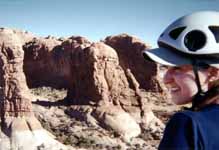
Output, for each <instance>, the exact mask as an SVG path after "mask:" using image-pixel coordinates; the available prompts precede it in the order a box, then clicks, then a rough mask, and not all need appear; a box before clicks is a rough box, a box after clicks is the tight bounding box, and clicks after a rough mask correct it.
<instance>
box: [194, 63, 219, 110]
mask: <svg viewBox="0 0 219 150" xmlns="http://www.w3.org/2000/svg"><path fill="white" fill-rule="evenodd" d="M192 65H193V72H194V74H195V82H196V85H197V87H198V92H197V94H196V95H195V96H194V97H193V100H192V107H191V110H193V111H197V110H199V109H200V108H201V107H203V104H204V102H205V101H206V100H209V99H211V100H212V99H213V98H214V97H215V96H216V95H218V93H219V86H215V87H212V88H211V89H209V90H208V91H206V92H204V91H203V90H202V88H201V83H200V78H199V75H198V69H199V68H200V67H202V65H201V64H198V63H197V60H195V59H193V63H192ZM205 65H206V64H205Z"/></svg>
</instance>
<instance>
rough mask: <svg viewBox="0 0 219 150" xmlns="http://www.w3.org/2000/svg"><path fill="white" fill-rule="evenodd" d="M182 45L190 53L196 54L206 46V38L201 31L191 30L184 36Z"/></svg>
mask: <svg viewBox="0 0 219 150" xmlns="http://www.w3.org/2000/svg"><path fill="white" fill-rule="evenodd" d="M184 44H185V46H186V47H187V48H188V49H189V50H190V51H193V52H196V51H197V50H199V49H201V48H202V47H204V45H205V44H206V36H205V34H204V33H203V32H202V31H199V30H193V31H191V32H189V33H187V35H186V36H185V38H184Z"/></svg>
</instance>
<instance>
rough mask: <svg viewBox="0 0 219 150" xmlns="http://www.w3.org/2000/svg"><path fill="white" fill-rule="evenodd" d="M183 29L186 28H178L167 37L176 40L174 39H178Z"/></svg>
mask: <svg viewBox="0 0 219 150" xmlns="http://www.w3.org/2000/svg"><path fill="white" fill-rule="evenodd" d="M185 28H186V27H179V28H176V29H174V30H172V31H170V33H169V36H170V37H171V38H172V39H174V40H176V39H177V38H178V36H179V35H180V33H182V32H183V30H184V29H185Z"/></svg>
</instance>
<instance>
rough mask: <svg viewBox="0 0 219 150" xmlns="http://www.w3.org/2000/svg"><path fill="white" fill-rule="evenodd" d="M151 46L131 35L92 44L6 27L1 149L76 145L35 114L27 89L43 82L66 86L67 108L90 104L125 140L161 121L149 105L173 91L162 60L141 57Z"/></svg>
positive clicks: (0, 59) (2, 33)
mask: <svg viewBox="0 0 219 150" xmlns="http://www.w3.org/2000/svg"><path fill="white" fill-rule="evenodd" d="M145 49H150V46H148V45H147V44H145V43H144V42H142V41H141V40H140V39H138V38H136V37H134V36H130V35H127V34H120V35H117V36H109V37H107V38H105V39H104V40H102V41H100V42H95V43H94V42H91V41H89V40H87V39H86V38H84V37H80V36H72V37H69V38H59V39H57V38H54V37H51V36H48V37H46V38H42V37H37V36H34V35H32V34H31V33H29V32H24V31H20V30H13V29H8V28H0V50H1V51H0V98H1V99H0V102H1V103H0V116H1V132H0V149H1V150H9V149H10V150H11V149H13V150H18V149H19V150H32V149H33V150H35V149H42V150H53V149H54V150H59V149H63V150H64V149H74V148H72V147H70V146H65V145H63V144H61V143H59V142H58V141H56V140H55V137H54V136H52V135H51V134H50V133H49V132H48V131H46V130H45V129H43V128H42V126H41V124H40V122H39V121H38V120H37V119H36V118H35V116H34V113H33V110H32V104H31V101H33V99H34V97H33V96H32V95H31V94H30V92H29V88H33V87H40V86H50V87H53V88H65V89H67V90H68V93H67V97H66V98H65V102H66V103H68V104H69V107H72V106H80V105H89V106H91V107H92V110H91V115H92V116H93V117H94V118H95V119H96V121H97V122H99V124H101V125H102V126H103V127H106V128H110V129H112V130H114V131H115V132H117V133H118V134H119V135H121V136H122V137H123V138H124V140H125V141H129V140H130V139H131V138H132V137H136V136H138V135H139V134H140V132H141V131H142V130H144V129H147V128H156V127H155V126H156V125H159V126H162V122H161V121H160V120H159V119H157V118H156V117H155V116H154V114H153V112H152V111H151V108H150V104H151V102H152V101H153V100H162V99H166V97H167V95H166V94H165V93H166V91H165V89H164V88H163V85H162V83H161V82H160V79H159V76H158V74H159V70H158V66H157V65H156V64H154V63H151V62H147V61H145V60H144V59H143V57H142V54H141V52H142V50H145ZM109 108H110V109H109ZM124 124H125V126H124Z"/></svg>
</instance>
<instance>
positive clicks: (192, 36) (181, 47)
mask: <svg viewBox="0 0 219 150" xmlns="http://www.w3.org/2000/svg"><path fill="white" fill-rule="evenodd" d="M158 45H159V48H157V49H152V50H145V51H143V55H144V56H145V57H147V58H148V57H149V58H150V59H152V60H153V61H155V62H158V63H160V64H163V65H169V66H179V65H185V64H193V63H192V61H193V59H196V60H198V61H199V62H201V63H206V64H208V65H211V66H214V67H218V68H219V12H216V11H200V12H196V13H192V14H189V15H186V16H183V17H181V18H179V19H177V20H176V21H175V22H173V23H172V24H170V25H169V26H168V27H167V28H166V29H165V30H164V32H163V33H162V34H161V35H160V37H159V39H158Z"/></svg>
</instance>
